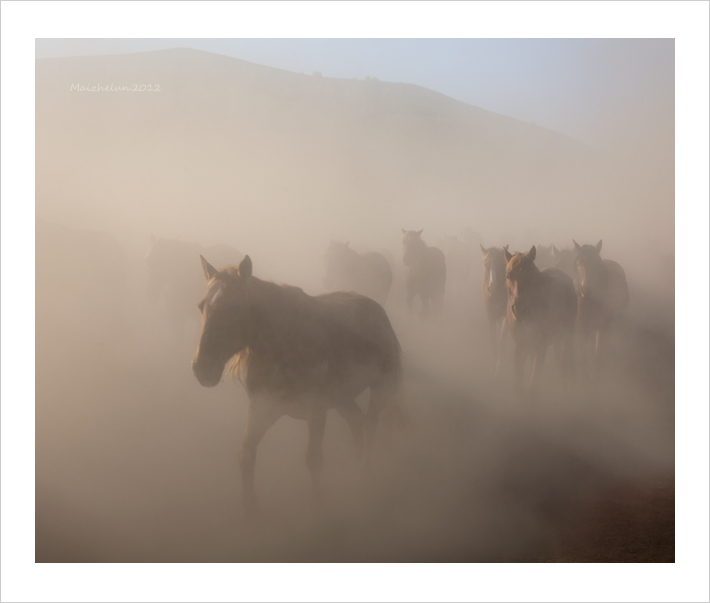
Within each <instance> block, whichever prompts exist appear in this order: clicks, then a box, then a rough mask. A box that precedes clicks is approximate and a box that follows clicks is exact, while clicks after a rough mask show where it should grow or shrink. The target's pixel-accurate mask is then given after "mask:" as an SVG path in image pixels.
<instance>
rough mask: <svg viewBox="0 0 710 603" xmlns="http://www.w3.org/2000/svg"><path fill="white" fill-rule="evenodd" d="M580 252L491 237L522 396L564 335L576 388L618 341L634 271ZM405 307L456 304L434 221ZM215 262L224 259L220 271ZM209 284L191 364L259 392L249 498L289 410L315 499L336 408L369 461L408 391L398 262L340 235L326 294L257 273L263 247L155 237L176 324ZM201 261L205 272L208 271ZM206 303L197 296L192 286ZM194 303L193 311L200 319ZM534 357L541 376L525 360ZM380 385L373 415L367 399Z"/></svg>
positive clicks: (157, 265)
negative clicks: (256, 257)
mask: <svg viewBox="0 0 710 603" xmlns="http://www.w3.org/2000/svg"><path fill="white" fill-rule="evenodd" d="M573 244H574V247H573V248H571V249H562V250H558V249H557V248H556V247H555V246H550V247H542V246H540V247H535V246H533V247H531V248H530V249H529V250H528V251H527V252H515V253H512V252H510V251H509V250H508V246H507V245H506V246H504V247H489V248H485V247H483V246H482V245H481V251H482V254H483V267H484V278H483V298H484V303H485V308H486V312H487V315H488V322H489V328H490V341H491V348H492V350H493V352H494V354H495V357H496V372H497V373H499V372H500V370H501V364H502V348H503V344H504V342H505V341H506V339H507V334H509V335H510V339H511V340H512V342H513V345H514V354H513V357H514V361H513V384H514V387H515V390H516V391H517V392H518V394H519V395H520V396H521V397H529V398H530V399H533V400H534V399H535V397H536V396H537V393H538V391H539V388H540V378H541V372H542V367H543V364H544V360H545V357H546V354H547V351H548V349H549V347H550V346H553V349H554V355H555V357H556V359H557V362H558V365H559V368H560V374H561V376H562V379H563V385H564V386H565V387H566V386H567V384H568V383H569V381H570V379H572V378H573V377H574V376H575V374H577V373H578V372H580V371H582V372H585V373H586V372H587V356H588V355H589V353H590V351H588V348H590V347H591V346H590V340H593V353H592V355H593V367H592V374H596V373H598V372H599V370H600V369H601V368H602V364H603V361H604V357H605V346H606V340H607V338H608V336H609V333H610V331H611V330H612V329H613V326H614V324H615V323H616V322H617V321H618V320H619V319H620V317H621V316H622V315H623V313H624V312H625V310H626V308H627V306H628V303H629V290H628V286H627V283H626V277H625V274H624V270H623V269H622V268H621V266H620V265H619V264H618V263H616V262H614V261H612V260H608V259H602V257H601V248H602V242H601V241H599V242H598V243H597V244H596V245H579V244H578V243H577V242H576V241H573ZM402 251H403V254H402V263H403V265H404V273H405V286H406V305H407V309H408V312H409V314H411V312H412V307H413V303H414V300H415V298H416V297H419V299H420V303H421V315H422V318H423V319H428V320H436V319H438V318H439V317H441V315H442V312H443V300H444V293H445V289H446V280H447V278H446V277H447V273H446V258H445V255H444V253H443V252H442V251H441V250H440V249H438V248H436V247H430V246H428V245H427V244H426V243H425V241H424V240H423V239H422V230H419V231H413V230H410V231H406V230H404V229H402ZM205 256H208V257H209V258H210V261H212V262H213V263H217V262H219V263H218V264H217V265H220V266H225V267H224V268H222V269H221V270H218V269H217V268H215V267H214V265H213V264H212V263H210V261H208V260H207V259H206V257H205ZM197 257H199V258H200V260H201V264H202V270H201V272H202V275H199V274H198V277H199V279H200V280H201V282H202V284H201V285H200V288H201V289H202V291H204V280H202V279H205V280H206V281H207V291H206V293H205V294H204V296H203V297H202V301H200V302H199V304H198V308H199V311H200V314H201V317H202V329H201V334H200V338H199V344H198V347H197V352H196V354H195V356H194V359H193V361H192V369H193V372H194V375H195V377H196V378H197V380H198V381H199V382H200V384H202V385H203V386H207V387H211V386H215V385H217V384H218V383H219V382H220V380H221V378H222V375H223V373H224V370H225V368H226V367H227V366H228V365H229V368H228V370H229V371H230V372H231V373H232V374H234V375H235V376H237V377H238V378H239V379H240V380H241V382H242V383H243V385H244V387H245V389H246V391H247V394H248V398H249V402H248V409H247V422H246V430H245V434H244V437H243V441H242V445H241V448H240V452H239V464H240V468H241V474H242V485H243V496H244V509H245V512H246V513H247V514H254V513H256V511H257V505H256V495H255V490H254V466H255V462H256V450H257V446H258V445H259V442H260V441H261V439H262V437H263V436H264V434H265V433H266V431H267V430H268V429H269V428H270V427H271V426H272V425H273V424H274V422H275V421H276V420H277V419H278V418H280V417H281V416H283V415H288V416H291V417H294V418H299V419H303V420H305V421H307V423H308V430H309V431H308V433H309V435H308V448H307V453H306V462H307V465H308V468H309V470H310V472H311V477H312V486H313V494H314V499H315V500H319V499H320V475H321V470H322V465H323V452H322V448H323V434H324V429H325V419H326V414H327V411H328V410H329V409H331V408H334V409H335V410H337V412H338V413H339V414H340V415H341V416H342V417H343V418H344V419H345V420H346V422H347V424H348V426H349V428H350V430H351V432H352V434H353V437H354V440H355V444H356V447H357V450H358V453H359V454H360V455H362V456H364V459H365V464H367V459H369V458H370V454H371V450H372V442H373V438H374V434H375V431H376V427H377V423H378V417H379V416H380V414H381V412H382V410H383V409H384V408H385V407H387V406H388V405H389V406H390V407H392V408H398V407H399V405H400V398H401V396H402V393H401V392H402V364H401V349H400V344H399V341H398V339H397V336H396V334H395V332H394V330H393V328H392V325H391V323H390V320H389V318H388V315H387V312H386V311H385V309H384V308H383V306H384V305H385V301H386V299H387V297H388V294H389V292H390V288H391V286H392V282H393V272H392V266H391V265H390V261H389V260H388V259H387V258H386V257H385V255H384V254H382V253H379V252H368V253H362V254H360V253H357V252H356V251H354V250H353V249H351V248H350V247H349V245H348V243H338V242H331V244H330V246H329V247H328V249H327V251H326V253H325V257H324V260H325V277H324V279H323V284H324V286H325V287H326V288H327V289H330V290H331V291H330V292H328V293H323V294H320V295H316V296H311V295H308V294H306V293H305V292H304V291H303V290H302V289H300V288H298V287H294V286H289V285H278V284H274V283H272V282H268V281H264V280H261V279H259V278H257V277H256V276H254V274H253V266H252V261H251V258H250V257H249V256H248V255H247V256H242V254H240V253H239V252H238V251H236V250H234V249H231V248H228V247H214V248H202V247H199V246H197V245H195V244H187V243H181V242H178V241H169V240H166V239H156V238H154V237H153V238H152V239H151V250H150V252H149V254H148V256H147V258H146V259H147V262H148V265H149V268H150V285H149V292H150V293H151V294H152V296H153V297H154V298H155V297H156V294H157V295H160V294H161V292H162V295H163V298H164V299H165V302H166V307H167V308H168V312H169V314H170V317H171V321H172V322H173V323H174V324H175V325H177V326H180V325H181V323H182V322H183V321H184V320H187V318H188V312H187V309H186V308H185V307H183V306H186V305H188V304H186V303H183V302H182V301H179V300H184V299H185V297H186V296H185V295H184V293H185V292H186V291H188V290H189V291H190V292H191V295H192V294H193V293H194V291H196V285H195V281H196V280H197V277H196V276H195V271H194V270H192V271H190V270H189V269H188V268H187V266H188V263H187V260H188V259H191V260H192V261H191V265H192V266H194V264H195V261H196V259H197ZM198 272H199V271H198ZM192 299H193V302H195V301H196V299H197V296H196V295H194V296H193V297H192ZM189 305H191V311H190V312H189V315H190V316H195V315H196V314H197V313H196V312H195V309H194V308H195V306H194V303H193V304H189ZM528 357H531V358H532V373H531V378H530V384H529V386H528V387H527V388H526V387H524V383H523V381H524V373H525V363H526V360H527V358H528ZM368 388H369V390H370V399H369V404H368V407H367V412H366V413H365V412H363V411H362V410H361V409H360V407H359V406H358V405H357V404H356V402H355V398H356V397H357V396H359V395H360V394H361V393H363V392H365V391H366V390H367V389H368Z"/></svg>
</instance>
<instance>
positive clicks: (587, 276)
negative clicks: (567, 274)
mask: <svg viewBox="0 0 710 603" xmlns="http://www.w3.org/2000/svg"><path fill="white" fill-rule="evenodd" d="M572 242H573V243H574V250H575V254H576V257H575V261H574V268H575V272H576V278H577V284H578V286H579V294H580V295H581V296H582V297H583V298H585V299H592V298H594V297H596V296H597V295H598V291H599V289H600V287H601V286H602V283H603V281H604V274H605V272H604V263H603V262H602V258H601V255H599V254H600V252H601V249H602V242H601V240H600V241H599V242H598V243H597V244H596V245H580V244H579V243H577V241H574V240H573V241H572Z"/></svg>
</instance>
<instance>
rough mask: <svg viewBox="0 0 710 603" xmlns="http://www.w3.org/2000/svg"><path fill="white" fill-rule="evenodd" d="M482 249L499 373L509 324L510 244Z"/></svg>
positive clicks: (487, 309)
mask: <svg viewBox="0 0 710 603" xmlns="http://www.w3.org/2000/svg"><path fill="white" fill-rule="evenodd" d="M479 244H480V243H479ZM481 251H482V252H483V302H484V303H485V305H486V314H487V315H488V329H489V332H490V338H491V348H492V349H493V353H494V354H495V356H496V374H498V372H499V371H500V364H501V354H502V345H503V337H504V335H505V329H506V324H507V321H506V313H507V311H508V295H507V291H506V286H505V267H506V264H507V262H506V259H505V252H506V251H508V246H507V245H506V246H505V247H488V248H487V249H486V248H485V247H484V246H483V245H481Z"/></svg>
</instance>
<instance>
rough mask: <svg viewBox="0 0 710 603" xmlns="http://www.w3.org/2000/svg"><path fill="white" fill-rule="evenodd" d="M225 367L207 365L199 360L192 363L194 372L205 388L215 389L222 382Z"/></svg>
mask: <svg viewBox="0 0 710 603" xmlns="http://www.w3.org/2000/svg"><path fill="white" fill-rule="evenodd" d="M223 371H224V365H217V364H205V363H203V362H199V361H198V360H196V359H195V360H193V361H192V372H193V373H194V375H195V377H197V380H198V381H199V382H200V385H202V386H204V387H214V386H215V385H217V384H218V383H219V382H220V381H221V380H222V372H223Z"/></svg>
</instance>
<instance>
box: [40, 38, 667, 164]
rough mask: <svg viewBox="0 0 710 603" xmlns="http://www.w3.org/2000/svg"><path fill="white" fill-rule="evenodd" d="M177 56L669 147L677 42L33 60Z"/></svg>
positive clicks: (49, 42) (341, 42)
mask: <svg viewBox="0 0 710 603" xmlns="http://www.w3.org/2000/svg"><path fill="white" fill-rule="evenodd" d="M175 47H190V48H198V49H201V50H206V51H210V52H215V53H218V54H223V55H227V56H231V57H235V58H239V59H242V60H246V61H250V62H253V63H258V64H260V65H268V66H271V67H277V68H279V69H285V70H288V71H292V72H295V73H301V72H302V73H306V74H311V73H313V72H316V71H318V72H320V73H321V74H322V75H323V76H325V77H335V78H357V79H364V78H366V77H374V78H377V79H379V80H382V81H388V82H404V83H410V84H417V85H419V86H423V87H425V88H429V89H431V90H435V91H437V92H441V93H442V94H445V95H447V96H450V97H452V98H454V99H457V100H460V101H463V102H465V103H468V104H471V105H474V106H477V107H480V108H483V109H487V110H489V111H493V112H496V113H500V114H503V115H507V116H510V117H514V118H517V119H520V120H523V121H526V122H532V123H535V124H537V125H539V126H542V127H545V128H550V129H552V130H555V131H557V132H560V133H562V134H566V135H568V136H570V137H572V138H575V139H577V140H580V141H583V142H586V143H587V144H591V145H593V146H595V147H598V148H601V149H604V150H607V151H611V152H623V151H624V150H625V149H630V148H632V147H635V146H636V144H637V143H638V141H639V140H642V139H644V137H648V132H649V131H650V130H652V131H653V132H654V135H653V137H654V140H653V142H654V143H656V144H662V143H664V142H665V143H666V146H668V144H671V145H672V139H673V127H674V85H675V78H674V76H675V69H674V61H675V41H674V40H673V39H672V38H665V39H664V38H661V39H610V38H607V39H604V38H597V39H591V38H588V39H584V38H576V39H543V38H537V39H535V38H528V39H500V38H499V39H494V38H490V39H486V38H481V39H475V38H470V39H462V38H440V39H436V38H420V39H412V38H410V39H373V38H370V39H362V38H361V39H355V38H350V39H348V38H337V39H327V38H320V39H305V38H295V39H294V38H292V39H278V38H261V39H254V38H252V39H188V38H173V39H38V40H37V41H36V56H37V58H45V57H60V56H77V55H95V54H117V53H125V52H141V51H148V50H156V49H162V48H175ZM654 146H655V145H654ZM659 152H660V151H659Z"/></svg>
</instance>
